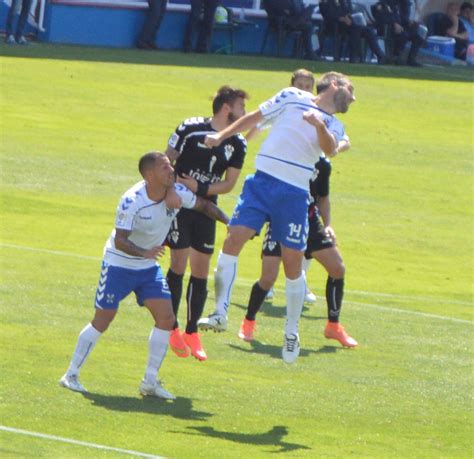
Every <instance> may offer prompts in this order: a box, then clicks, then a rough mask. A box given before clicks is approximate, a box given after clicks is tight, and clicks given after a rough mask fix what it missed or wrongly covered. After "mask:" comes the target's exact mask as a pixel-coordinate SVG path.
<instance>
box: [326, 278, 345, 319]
mask: <svg viewBox="0 0 474 459" xmlns="http://www.w3.org/2000/svg"><path fill="white" fill-rule="evenodd" d="M343 296H344V279H333V278H332V277H328V280H327V283H326V301H327V304H328V320H329V322H334V323H337V322H339V315H340V314H341V308H342V297H343Z"/></svg>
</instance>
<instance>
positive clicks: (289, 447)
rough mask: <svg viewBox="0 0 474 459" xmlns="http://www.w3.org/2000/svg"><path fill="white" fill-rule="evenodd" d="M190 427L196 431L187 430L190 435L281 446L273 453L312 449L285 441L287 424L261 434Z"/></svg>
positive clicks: (246, 443) (249, 443)
mask: <svg viewBox="0 0 474 459" xmlns="http://www.w3.org/2000/svg"><path fill="white" fill-rule="evenodd" d="M188 429H192V430H194V431H196V432H195V433H194V432H187V434H188V435H202V436H204V437H213V438H219V439H221V440H227V441H233V442H235V443H242V444H245V445H256V446H265V445H268V446H273V447H276V448H279V450H278V451H268V452H273V453H286V452H288V451H295V450H298V449H311V448H310V447H308V446H305V445H299V444H298V443H289V442H286V441H283V437H285V436H286V435H288V428H287V427H285V426H275V427H273V428H272V429H270V430H269V431H268V432H264V433H261V434H245V433H240V432H224V431H219V430H215V429H214V428H213V427H201V426H199V427H195V426H190V427H188Z"/></svg>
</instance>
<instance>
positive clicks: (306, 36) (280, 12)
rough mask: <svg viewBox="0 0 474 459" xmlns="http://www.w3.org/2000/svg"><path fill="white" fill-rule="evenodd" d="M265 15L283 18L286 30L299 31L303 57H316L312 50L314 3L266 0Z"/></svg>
mask: <svg viewBox="0 0 474 459" xmlns="http://www.w3.org/2000/svg"><path fill="white" fill-rule="evenodd" d="M264 8H265V11H266V12H267V15H268V16H269V18H270V17H274V18H283V27H284V28H285V29H286V30H288V31H291V32H292V31H299V32H301V33H302V36H303V46H304V58H305V59H308V60H312V59H316V58H317V56H316V53H315V52H314V50H313V44H312V40H311V39H312V36H313V22H312V19H311V16H312V14H313V10H314V5H308V6H306V5H305V4H304V3H303V1H302V0H266V1H265V3H264Z"/></svg>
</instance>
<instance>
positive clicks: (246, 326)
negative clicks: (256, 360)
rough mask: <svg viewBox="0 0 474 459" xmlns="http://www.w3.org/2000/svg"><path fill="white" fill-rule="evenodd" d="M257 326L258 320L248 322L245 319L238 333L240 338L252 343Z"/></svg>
mask: <svg viewBox="0 0 474 459" xmlns="http://www.w3.org/2000/svg"><path fill="white" fill-rule="evenodd" d="M256 325H257V321H256V320H248V319H245V318H244V320H242V323H241V324H240V330H239V333H238V336H239V338H240V339H243V340H244V341H248V342H250V341H252V340H253V332H254V331H255V326H256Z"/></svg>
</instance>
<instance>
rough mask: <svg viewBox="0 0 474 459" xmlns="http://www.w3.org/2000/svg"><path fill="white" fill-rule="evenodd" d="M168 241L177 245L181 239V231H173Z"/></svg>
mask: <svg viewBox="0 0 474 459" xmlns="http://www.w3.org/2000/svg"><path fill="white" fill-rule="evenodd" d="M168 239H171V240H172V241H173V242H174V243H175V244H176V243H177V242H178V239H179V231H171V232H170V233H169V235H168Z"/></svg>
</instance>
